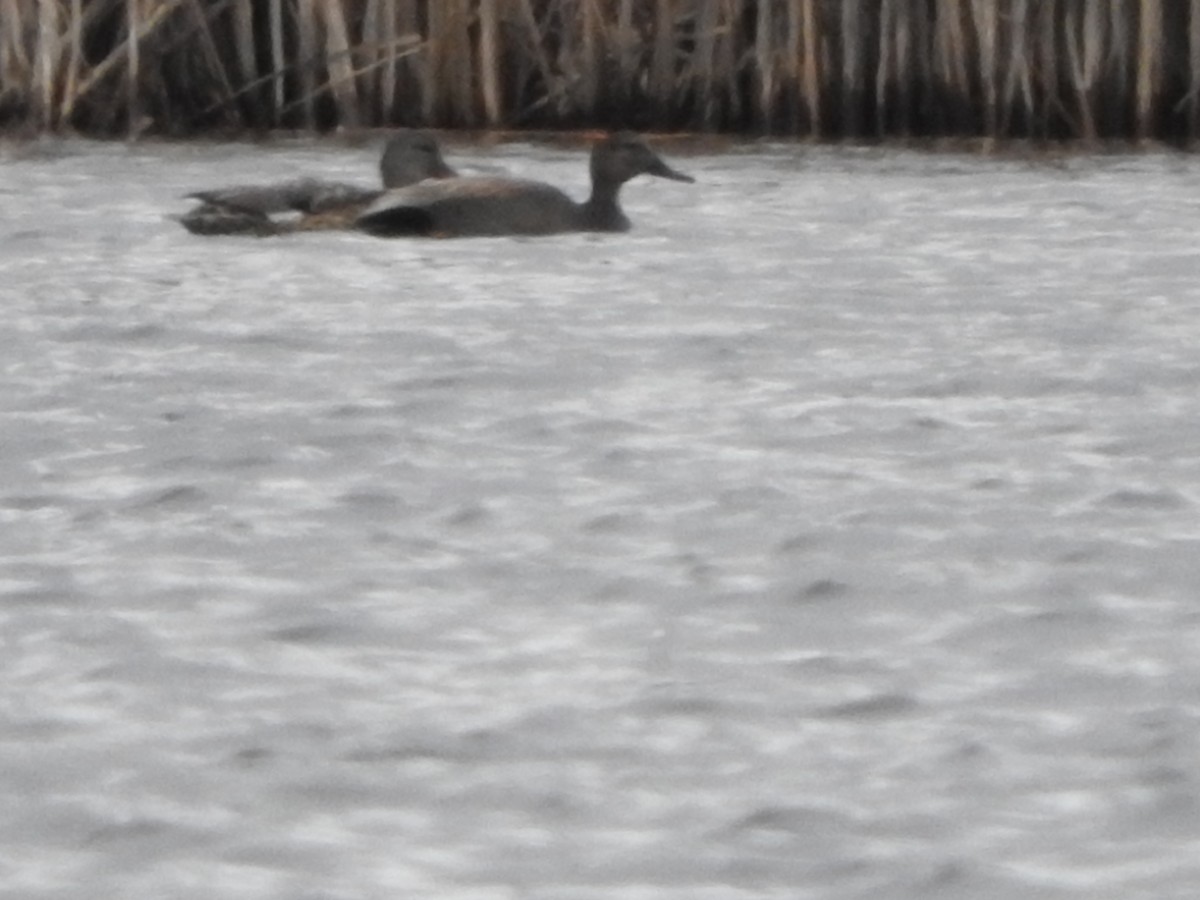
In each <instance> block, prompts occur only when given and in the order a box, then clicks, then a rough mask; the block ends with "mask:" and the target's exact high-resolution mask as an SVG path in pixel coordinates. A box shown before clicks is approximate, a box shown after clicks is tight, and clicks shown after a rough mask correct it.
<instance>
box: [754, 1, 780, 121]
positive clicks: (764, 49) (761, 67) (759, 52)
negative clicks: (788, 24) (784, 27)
mask: <svg viewBox="0 0 1200 900" xmlns="http://www.w3.org/2000/svg"><path fill="white" fill-rule="evenodd" d="M773 5H774V4H773V3H772V0H763V2H761V3H759V4H758V5H757V11H758V16H757V21H756V22H755V25H754V32H755V40H754V60H755V72H756V74H757V75H758V96H757V97H755V101H756V103H755V114H756V117H757V119H758V121H759V122H760V124H761V126H762V128H763V130H765V131H768V132H769V131H770V130H771V119H772V116H771V113H772V110H773V108H774V106H775V91H776V82H775V75H776V73H775V47H774V43H775V23H774V21H773V17H772V13H773V12H774V10H773V8H772V7H773Z"/></svg>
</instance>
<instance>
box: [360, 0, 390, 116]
mask: <svg viewBox="0 0 1200 900" xmlns="http://www.w3.org/2000/svg"><path fill="white" fill-rule="evenodd" d="M390 50H391V48H390V47H385V46H384V43H383V4H382V0H366V5H365V7H364V9H363V14H362V40H361V42H360V43H359V44H358V45H357V46H356V47H355V48H354V68H355V70H356V71H357V72H358V99H359V104H360V111H361V113H362V115H363V118H364V119H365V120H366V121H370V122H373V123H376V124H378V121H379V106H380V104H379V92H380V87H381V85H380V83H379V78H380V74H379V69H380V65H379V63H380V61H381V60H382V59H383V57H384V54H385V53H390Z"/></svg>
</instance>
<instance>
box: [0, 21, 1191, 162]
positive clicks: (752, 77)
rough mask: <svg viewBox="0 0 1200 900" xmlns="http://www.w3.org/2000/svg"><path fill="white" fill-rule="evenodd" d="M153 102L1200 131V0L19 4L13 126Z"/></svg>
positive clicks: (373, 114) (871, 125)
mask: <svg viewBox="0 0 1200 900" xmlns="http://www.w3.org/2000/svg"><path fill="white" fill-rule="evenodd" d="M168 22H170V23H171V24H170V25H169V26H168V25H167V23H168ZM164 26H167V27H164ZM114 73H119V74H121V76H122V78H123V81H113V79H112V78H111V77H110V76H112V75H113V74H114ZM268 83H269V89H268V88H266V87H264V86H265V85H267V84H268ZM101 86H104V87H105V88H106V90H100V89H99V88H100V87H101ZM301 110H302V114H298V112H299V111H301ZM143 112H148V113H151V114H153V115H155V116H158V117H166V118H167V119H168V120H170V119H171V117H179V119H180V120H181V121H164V122H163V123H161V124H163V125H164V127H172V128H177V127H181V126H182V127H194V126H195V125H203V124H205V123H207V122H208V121H209V119H208V117H209V116H211V115H213V114H214V113H216V114H217V115H219V116H220V117H221V118H220V121H222V122H225V123H230V122H233V123H240V124H242V125H246V126H255V127H261V126H264V125H275V126H287V125H293V126H294V125H296V124H300V125H303V126H305V127H309V128H316V127H330V126H332V125H341V126H347V127H354V126H356V125H362V124H367V123H377V124H391V123H395V122H399V121H402V122H406V123H413V124H417V123H424V124H432V125H447V124H458V125H470V124H472V123H475V122H477V121H479V120H482V121H484V122H486V123H487V124H488V125H489V126H491V127H501V126H504V125H506V124H513V123H514V122H524V121H535V122H537V123H538V124H554V123H556V122H561V121H564V120H565V121H570V122H579V121H581V120H586V119H587V118H589V117H599V118H603V119H606V120H607V119H610V118H614V117H615V118H617V119H618V120H619V119H627V120H629V121H630V122H631V123H632V122H635V121H636V122H639V123H641V122H645V121H646V120H649V121H651V122H655V123H658V124H659V127H669V126H677V125H682V124H684V123H685V122H690V123H692V124H694V125H696V126H698V127H701V128H704V129H708V130H711V129H717V128H730V127H732V128H744V127H748V126H751V127H756V128H759V129H765V130H769V131H783V132H787V133H793V134H809V135H821V134H826V133H830V134H843V135H861V134H863V133H876V134H879V135H882V136H886V135H892V134H905V133H910V132H911V133H929V132H931V131H933V132H937V131H940V132H958V133H963V132H967V131H970V132H973V133H979V134H986V135H990V136H996V137H1002V136H1005V135H1010V134H1024V135H1037V136H1045V137H1050V136H1077V137H1084V138H1089V139H1090V138H1096V137H1103V136H1109V135H1113V134H1119V133H1121V132H1122V131H1125V130H1128V132H1129V133H1130V134H1132V135H1136V136H1139V137H1143V138H1144V137H1150V136H1154V135H1160V134H1162V133H1164V131H1165V130H1167V129H1174V130H1176V133H1184V132H1186V133H1187V134H1189V135H1195V134H1196V133H1197V131H1198V130H1200V0H1170V2H1166V0H87V2H84V0H0V125H3V124H5V123H18V124H19V123H21V122H25V123H28V124H31V125H33V126H34V127H37V128H41V129H50V130H53V129H56V128H71V127H84V128H90V129H92V130H96V129H100V130H104V129H113V128H117V127H125V128H127V129H129V130H131V131H136V130H137V129H139V128H141V127H143V124H144V117H143Z"/></svg>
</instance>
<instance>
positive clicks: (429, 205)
mask: <svg viewBox="0 0 1200 900" xmlns="http://www.w3.org/2000/svg"><path fill="white" fill-rule="evenodd" d="M590 168H591V177H592V193H591V196H590V197H588V199H587V200H586V201H584V202H583V203H576V202H575V201H574V200H572V199H571V198H570V197H568V196H567V195H566V194H564V193H563V192H562V191H560V190H559V189H558V188H556V187H553V186H551V185H549V184H544V183H542V182H540V181H527V180H524V179H517V178H493V177H461V178H450V179H446V180H442V181H425V182H422V183H420V184H414V185H411V186H409V187H404V188H399V189H397V190H389V191H386V192H384V193H383V194H382V195H381V196H379V197H378V198H377V199H376V200H375V201H373V202H372V203H371V204H370V205H369V206H368V207H367V208H366V209H365V210H364V211H363V212H362V214H361V215H359V217H358V219H357V221H356V223H355V224H356V226H357V227H358V228H359V229H361V230H363V231H365V232H367V233H369V234H374V235H378V236H380V237H397V236H402V235H436V236H439V237H458V236H482V235H531V234H558V233H561V232H566V231H628V230H629V227H630V222H629V219H628V218H626V216H625V213H624V212H622V211H621V206H620V204H619V203H618V200H617V195H618V194H619V193H620V191H621V185H623V184H624V183H625V182H626V181H628V180H629V179H631V178H633V177H634V176H636V175H641V174H643V173H645V174H649V175H657V176H658V177H660V178H669V179H671V180H672V181H687V182H693V181H695V179H694V178H692V177H691V176H689V175H684V174H683V173H682V172H677V171H675V170H674V169H672V168H671V167H670V166H668V165H667V164H666V163H665V162H663V160H662V159H661V158H660V157H659V156H658V154H656V153H655V152H654V151H653V150H651V149H650V147H649V146H648V145H647V144H646V142H645V141H643V140H642V139H641V138H640V137H638V136H637V135H636V134H631V133H629V132H620V133H618V134H614V135H612V136H610V137H608V138H605V139H604V140H602V141H600V142H599V143H597V144H596V145H595V146H594V147H593V148H592V155H591V163H590Z"/></svg>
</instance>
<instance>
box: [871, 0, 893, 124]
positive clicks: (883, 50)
mask: <svg viewBox="0 0 1200 900" xmlns="http://www.w3.org/2000/svg"><path fill="white" fill-rule="evenodd" d="M895 17H896V0H881V3H880V7H879V67H878V68H877V69H876V70H875V130H876V132H877V133H878V134H879V135H880V136H881V137H882V136H883V135H884V134H886V133H887V127H888V111H889V109H890V107H891V103H890V101H891V86H892V78H893V77H894V76H893V71H892V69H893V66H894V65H895V62H894V61H893V56H894V55H895V54H894V53H893V52H892V51H893V47H892V27H893V21H894V19H895Z"/></svg>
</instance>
